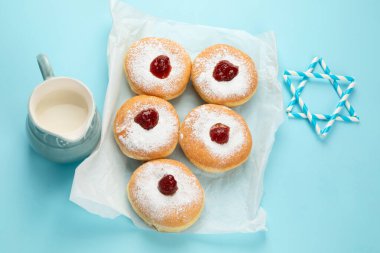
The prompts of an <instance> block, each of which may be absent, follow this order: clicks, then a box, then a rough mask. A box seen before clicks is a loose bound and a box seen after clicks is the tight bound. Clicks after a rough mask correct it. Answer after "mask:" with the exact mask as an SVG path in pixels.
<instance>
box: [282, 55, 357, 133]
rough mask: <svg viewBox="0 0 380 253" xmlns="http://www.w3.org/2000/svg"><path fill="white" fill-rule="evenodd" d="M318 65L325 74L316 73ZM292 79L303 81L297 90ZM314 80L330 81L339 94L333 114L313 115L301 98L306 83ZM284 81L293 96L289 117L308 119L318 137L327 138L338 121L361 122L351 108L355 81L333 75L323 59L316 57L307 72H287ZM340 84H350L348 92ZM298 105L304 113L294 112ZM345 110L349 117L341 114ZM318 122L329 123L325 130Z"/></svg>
mask: <svg viewBox="0 0 380 253" xmlns="http://www.w3.org/2000/svg"><path fill="white" fill-rule="evenodd" d="M318 64H319V65H320V66H321V68H322V70H323V73H314V69H315V68H316V66H317V65H318ZM292 78H298V79H299V78H301V81H300V83H299V85H298V87H297V88H295V86H294V84H293V83H292V81H291V79H292ZM313 78H321V79H327V80H329V82H330V83H331V85H332V86H333V88H334V90H335V92H336V93H337V95H338V97H339V102H338V104H337V106H336V108H335V110H334V112H333V113H332V114H322V113H312V112H311V111H310V109H309V108H308V106H307V105H306V104H305V102H304V101H303V99H302V98H301V93H302V91H303V89H304V88H305V85H306V83H307V82H308V81H309V80H310V79H313ZM284 81H285V83H286V84H287V85H288V87H289V89H290V92H291V93H292V95H293V97H292V98H291V100H290V102H289V104H288V107H287V108H286V112H287V114H288V117H289V118H296V119H307V120H308V121H309V123H310V125H311V126H312V127H313V129H314V130H315V132H316V133H317V135H318V136H320V137H326V136H327V134H328V133H329V131H330V130H331V128H332V126H333V125H334V123H335V122H336V121H343V122H359V116H358V115H357V114H356V112H355V109H354V108H353V107H352V106H351V103H350V102H349V100H348V98H349V96H350V94H351V93H352V91H353V89H354V87H355V79H354V78H353V77H350V76H340V75H334V74H332V73H331V70H330V68H329V67H328V66H327V65H326V62H325V61H324V60H323V59H322V58H320V57H314V59H313V60H312V61H311V63H310V65H309V67H308V69H307V70H306V71H305V72H300V71H293V70H285V72H284ZM339 82H345V83H348V87H347V88H346V90H344V91H343V90H342V87H341V86H340V84H339ZM296 104H298V105H299V107H300V109H301V111H302V112H301V113H297V112H293V111H292V110H293V108H294V105H296ZM343 108H345V109H346V110H347V111H348V114H349V116H345V115H342V114H340V112H341V110H342V109H343ZM317 121H327V123H326V125H325V127H324V128H321V127H320V126H319V124H318V122H317Z"/></svg>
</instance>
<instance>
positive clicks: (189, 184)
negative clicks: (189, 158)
mask: <svg viewBox="0 0 380 253" xmlns="http://www.w3.org/2000/svg"><path fill="white" fill-rule="evenodd" d="M127 192H128V199H129V202H130V203H131V206H132V207H133V209H134V210H135V212H136V213H137V214H138V215H139V216H140V217H141V218H142V219H143V220H144V221H145V222H146V223H147V224H148V225H150V226H153V227H154V228H156V229H157V230H158V231H165V232H179V231H182V230H184V229H186V228H188V227H190V226H191V225H192V224H194V223H195V222H196V221H197V220H198V218H199V216H200V214H201V212H202V209H203V206H204V192H203V189H202V186H201V185H200V183H199V181H198V179H197V178H196V177H195V175H194V174H193V173H192V172H191V171H190V170H189V169H188V168H187V167H186V166H185V165H184V164H182V163H180V162H177V161H175V160H169V159H160V160H154V161H150V162H147V163H144V164H143V165H141V166H140V167H138V168H137V169H136V170H135V171H134V172H133V174H132V176H131V179H130V181H129V183H128V186H127Z"/></svg>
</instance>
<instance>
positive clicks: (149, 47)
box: [124, 37, 191, 100]
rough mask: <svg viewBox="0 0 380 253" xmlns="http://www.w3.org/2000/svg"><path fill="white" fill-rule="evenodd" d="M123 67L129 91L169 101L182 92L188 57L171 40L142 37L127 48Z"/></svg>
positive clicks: (188, 67)
mask: <svg viewBox="0 0 380 253" xmlns="http://www.w3.org/2000/svg"><path fill="white" fill-rule="evenodd" d="M124 70H125V74H126V77H127V80H128V83H129V85H130V87H131V89H132V91H133V92H135V93H137V94H140V95H151V96H157V97H160V98H163V99H166V100H170V99H173V98H176V97H178V96H179V95H181V94H182V93H183V92H184V91H185V88H186V85H187V83H188V82H189V80H190V73H191V59H190V56H189V55H188V53H187V52H186V51H185V49H184V48H183V47H182V46H181V45H179V44H178V43H176V42H174V41H171V40H168V39H164V38H151V37H150V38H143V39H141V40H138V41H136V42H135V43H133V44H132V45H131V46H130V48H129V49H128V51H127V53H126V56H125V60H124Z"/></svg>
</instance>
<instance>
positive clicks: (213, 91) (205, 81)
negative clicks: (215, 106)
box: [193, 45, 256, 99]
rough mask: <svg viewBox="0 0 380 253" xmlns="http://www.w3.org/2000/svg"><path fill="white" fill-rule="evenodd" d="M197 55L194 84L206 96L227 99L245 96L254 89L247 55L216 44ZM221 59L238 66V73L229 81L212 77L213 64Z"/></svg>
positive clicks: (251, 68)
mask: <svg viewBox="0 0 380 253" xmlns="http://www.w3.org/2000/svg"><path fill="white" fill-rule="evenodd" d="M204 52H207V53H201V54H200V55H198V56H197V57H196V58H195V60H194V63H193V71H194V72H195V73H197V74H196V76H195V78H194V85H195V86H196V88H197V89H198V90H199V91H200V92H201V93H202V94H203V95H204V96H206V97H214V98H219V99H229V98H234V97H238V98H241V97H245V96H248V95H249V94H250V93H252V92H254V90H255V87H253V86H255V85H256V84H255V80H253V78H254V76H253V75H255V73H252V71H254V67H253V62H252V61H251V60H250V59H249V57H242V55H241V54H242V53H241V52H240V51H237V50H236V49H233V48H232V47H230V46H227V45H216V46H213V47H210V48H208V49H206V50H205V51H204ZM222 60H227V61H229V62H231V63H232V64H233V65H235V66H237V67H238V68H239V73H238V74H237V76H235V77H234V78H233V79H232V80H230V81H221V82H219V81H217V80H215V78H214V77H213V72H214V69H215V66H216V65H217V64H218V63H219V62H220V61H222Z"/></svg>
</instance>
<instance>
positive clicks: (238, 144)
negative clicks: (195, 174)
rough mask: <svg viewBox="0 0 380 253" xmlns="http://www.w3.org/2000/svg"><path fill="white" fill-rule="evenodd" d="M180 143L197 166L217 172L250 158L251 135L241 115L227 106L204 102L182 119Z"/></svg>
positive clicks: (234, 166)
mask: <svg viewBox="0 0 380 253" xmlns="http://www.w3.org/2000/svg"><path fill="white" fill-rule="evenodd" d="M179 144H180V145H181V147H182V150H183V152H184V153H185V155H186V157H187V158H188V159H189V160H190V161H191V162H192V163H193V164H194V165H195V166H197V167H198V168H200V169H202V170H204V171H207V172H213V173H218V172H224V171H227V170H231V169H233V168H236V167H237V166H239V165H240V164H242V163H244V162H245V161H246V160H247V159H248V157H249V154H250V152H251V148H252V137H251V133H250V131H249V128H248V125H247V123H246V122H245V120H244V119H243V117H242V116H240V115H239V114H237V113H236V112H234V111H233V110H231V109H230V108H228V107H225V106H221V105H213V104H205V105H201V106H198V107H196V108H195V109H193V110H192V111H191V112H190V113H189V114H188V115H187V116H186V118H185V120H184V121H183V122H182V124H181V127H180V138H179Z"/></svg>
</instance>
